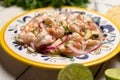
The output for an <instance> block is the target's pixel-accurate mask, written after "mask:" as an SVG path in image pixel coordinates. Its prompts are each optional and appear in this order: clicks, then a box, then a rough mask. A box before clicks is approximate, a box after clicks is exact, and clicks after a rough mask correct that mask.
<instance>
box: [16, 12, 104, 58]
mask: <svg viewBox="0 0 120 80" xmlns="http://www.w3.org/2000/svg"><path fill="white" fill-rule="evenodd" d="M15 40H16V42H18V43H19V44H21V45H27V48H28V50H29V51H31V52H39V53H41V54H52V55H65V56H79V55H82V54H87V53H90V52H91V51H93V50H95V49H97V48H99V47H100V45H101V42H102V41H103V40H104V37H103V35H102V33H101V31H100V29H99V27H98V26H97V25H96V24H95V23H94V22H93V21H92V19H91V18H90V17H87V16H86V15H85V14H81V13H70V12H58V11H52V12H41V13H39V15H38V16H36V17H34V18H33V19H32V20H30V21H29V22H28V23H27V24H26V26H24V28H22V29H21V31H20V32H19V33H18V34H17V36H16V39H15Z"/></svg>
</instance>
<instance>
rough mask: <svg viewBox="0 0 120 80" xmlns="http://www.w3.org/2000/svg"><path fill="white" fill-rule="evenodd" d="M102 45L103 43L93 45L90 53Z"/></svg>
mask: <svg viewBox="0 0 120 80" xmlns="http://www.w3.org/2000/svg"><path fill="white" fill-rule="evenodd" d="M100 46H101V44H99V45H97V46H95V47H93V48H92V49H91V50H90V51H89V53H90V52H92V51H95V50H97V49H98V48H99V47H100Z"/></svg>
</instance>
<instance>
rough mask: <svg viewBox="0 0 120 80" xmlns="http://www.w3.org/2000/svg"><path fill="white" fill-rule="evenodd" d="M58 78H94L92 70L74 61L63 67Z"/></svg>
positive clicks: (87, 79)
mask: <svg viewBox="0 0 120 80" xmlns="http://www.w3.org/2000/svg"><path fill="white" fill-rule="evenodd" d="M57 80H94V79H93V75H92V73H91V71H90V70H89V69H88V68H87V67H85V66H84V65H82V64H79V63H72V64H69V65H67V66H66V67H65V68H63V69H62V70H61V71H60V72H59V74H58V77H57Z"/></svg>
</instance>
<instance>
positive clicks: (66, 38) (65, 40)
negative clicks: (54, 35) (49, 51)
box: [58, 36, 69, 46]
mask: <svg viewBox="0 0 120 80" xmlns="http://www.w3.org/2000/svg"><path fill="white" fill-rule="evenodd" d="M68 40H69V37H68V36H66V37H65V39H64V40H63V41H62V42H61V43H60V44H59V45H58V46H60V45H62V44H64V43H65V42H67V41H68Z"/></svg>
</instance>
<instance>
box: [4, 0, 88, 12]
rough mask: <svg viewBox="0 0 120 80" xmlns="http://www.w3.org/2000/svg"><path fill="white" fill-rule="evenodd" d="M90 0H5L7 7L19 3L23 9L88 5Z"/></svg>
mask: <svg viewBox="0 0 120 80" xmlns="http://www.w3.org/2000/svg"><path fill="white" fill-rule="evenodd" d="M88 3H89V0H4V5H5V6H6V7H9V6H13V5H17V6H19V7H22V8H23V9H29V10H30V9H36V8H41V7H47V6H53V7H61V6H78V7H84V8H85V7H87V4H88Z"/></svg>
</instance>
